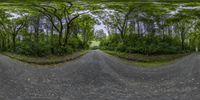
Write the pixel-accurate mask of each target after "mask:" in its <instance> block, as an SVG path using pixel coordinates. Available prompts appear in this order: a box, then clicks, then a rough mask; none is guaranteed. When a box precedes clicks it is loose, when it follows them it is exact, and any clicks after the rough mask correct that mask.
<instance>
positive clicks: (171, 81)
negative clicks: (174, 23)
mask: <svg viewBox="0 0 200 100" xmlns="http://www.w3.org/2000/svg"><path fill="white" fill-rule="evenodd" d="M0 100H200V55H197V54H192V55H190V56H188V57H185V58H183V59H181V60H179V61H178V62H176V63H174V64H171V65H167V66H163V67H160V68H146V69H142V68H137V67H134V66H132V65H128V64H124V63H122V62H121V61H120V60H119V59H117V58H114V57H111V56H108V55H106V54H105V53H102V52H101V51H91V52H90V53H88V54H86V55H85V56H83V57H81V58H80V59H77V60H75V61H70V62H67V63H63V64H58V65H51V66H50V67H49V68H47V67H45V68H43V66H38V65H30V64H25V63H22V62H19V61H15V60H11V59H10V58H8V57H6V56H3V55H0Z"/></svg>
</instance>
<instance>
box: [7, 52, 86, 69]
mask: <svg viewBox="0 0 200 100" xmlns="http://www.w3.org/2000/svg"><path fill="white" fill-rule="evenodd" d="M86 53H88V50H83V51H79V52H75V53H73V54H69V55H65V56H54V55H51V56H47V57H32V56H25V55H20V54H15V53H10V52H4V53H3V54H4V55H6V56H8V57H10V58H13V59H16V60H19V61H22V62H26V63H32V64H37V65H51V64H58V63H64V62H66V61H70V60H73V59H76V58H79V57H81V56H83V55H84V54H86Z"/></svg>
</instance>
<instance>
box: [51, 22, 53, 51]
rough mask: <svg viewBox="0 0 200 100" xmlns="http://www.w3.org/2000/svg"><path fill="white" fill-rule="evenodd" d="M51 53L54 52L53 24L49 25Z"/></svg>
mask: <svg viewBox="0 0 200 100" xmlns="http://www.w3.org/2000/svg"><path fill="white" fill-rule="evenodd" d="M51 54H54V49H53V25H51Z"/></svg>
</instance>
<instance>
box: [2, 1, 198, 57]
mask: <svg viewBox="0 0 200 100" xmlns="http://www.w3.org/2000/svg"><path fill="white" fill-rule="evenodd" d="M199 6H200V4H199V3H190V2H187V3H180V2H170V3H168V2H128V1H127V2H101V3H99V2H98V3H97V2H89V1H76V2H75V1H65V2H55V1H51V2H27V3H22V2H17V3H3V2H2V3H1V4H0V50H1V51H2V52H14V53H17V54H24V55H31V56H46V55H65V54H69V53H73V52H76V51H80V50H83V49H89V47H90V44H91V43H92V41H100V48H101V49H104V50H112V51H120V52H127V53H140V54H146V55H152V54H175V53H188V52H194V51H198V49H199V47H200V27H199V26H200V20H199V18H200V11H199V10H200V7H199Z"/></svg>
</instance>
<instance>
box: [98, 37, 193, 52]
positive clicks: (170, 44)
mask: <svg viewBox="0 0 200 100" xmlns="http://www.w3.org/2000/svg"><path fill="white" fill-rule="evenodd" d="M125 40H126V41H125V42H124V43H122V42H120V41H119V35H117V34H115V35H112V36H110V37H109V38H108V39H105V40H103V41H101V46H102V48H103V49H107V50H115V51H120V52H127V53H140V54H146V55H155V54H175V53H183V52H186V50H185V51H183V50H182V49H181V46H180V44H181V43H180V41H177V38H176V37H174V38H173V37H170V36H167V35H165V36H154V37H150V36H148V35H147V36H140V35H138V34H129V35H127V36H126V38H125ZM117 41H118V42H117ZM187 49H189V48H187Z"/></svg>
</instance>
